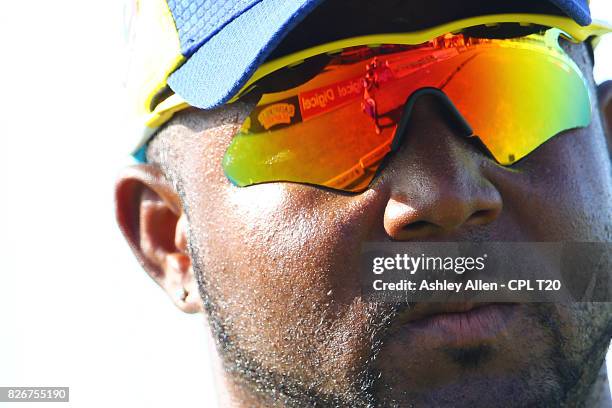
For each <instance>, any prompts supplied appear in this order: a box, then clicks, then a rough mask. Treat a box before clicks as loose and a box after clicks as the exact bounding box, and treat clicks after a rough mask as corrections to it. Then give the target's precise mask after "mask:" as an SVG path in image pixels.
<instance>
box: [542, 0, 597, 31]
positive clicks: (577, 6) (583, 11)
mask: <svg viewBox="0 0 612 408" xmlns="http://www.w3.org/2000/svg"><path fill="white" fill-rule="evenodd" d="M550 2H551V3H553V4H554V5H555V6H557V7H559V8H560V9H561V10H562V11H563V12H564V13H565V14H567V15H568V16H569V17H571V18H573V19H574V21H576V22H577V23H578V24H580V25H582V26H587V25H589V24H591V21H592V20H591V12H590V10H589V4H588V2H587V0H550Z"/></svg>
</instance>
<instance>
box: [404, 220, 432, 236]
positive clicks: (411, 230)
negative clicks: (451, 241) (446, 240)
mask: <svg viewBox="0 0 612 408" xmlns="http://www.w3.org/2000/svg"><path fill="white" fill-rule="evenodd" d="M439 231H440V227H439V226H437V225H435V224H432V223H431V222H428V221H415V222H411V223H410V224H408V225H405V226H404V227H403V228H402V233H403V234H409V235H410V237H411V238H413V239H414V238H421V237H425V236H428V235H431V234H435V233H437V232H439Z"/></svg>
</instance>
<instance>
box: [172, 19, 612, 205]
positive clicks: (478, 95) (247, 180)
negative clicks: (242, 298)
mask: <svg viewBox="0 0 612 408" xmlns="http://www.w3.org/2000/svg"><path fill="white" fill-rule="evenodd" d="M489 17H491V16H489ZM498 17H499V16H498ZM507 17H508V16H505V18H500V21H505V20H513V19H511V18H507ZM517 17H518V16H517ZM520 17H521V18H520V19H522V20H525V21H529V20H531V21H535V22H534V23H533V24H538V25H537V26H536V29H535V30H532V31H536V33H535V34H530V35H526V36H521V37H516V38H506V39H495V38H486V37H484V36H480V35H472V33H475V32H478V28H479V27H480V28H482V25H478V26H479V27H477V25H476V24H470V22H469V21H466V22H464V23H465V24H464V25H463V26H461V27H463V28H461V27H458V25H457V24H458V23H455V25H454V26H453V25H452V24H448V25H446V26H440V27H437V28H435V29H431V30H426V31H423V32H418V33H407V34H383V35H373V36H365V37H359V38H352V39H348V40H341V41H335V42H333V43H329V44H325V45H321V46H318V47H314V48H311V49H308V50H305V51H301V52H299V53H295V54H291V55H289V56H286V57H283V58H280V59H278V60H275V61H272V62H270V63H267V64H264V65H263V66H262V67H261V68H260V69H259V70H258V71H257V72H256V73H255V74H254V76H253V77H252V78H251V79H250V80H249V82H248V83H247V84H246V85H245V87H243V89H242V91H241V92H240V93H239V94H238V95H236V96H235V97H234V99H233V100H232V101H235V100H238V99H241V98H244V97H246V96H247V95H250V96H251V97H253V96H255V97H256V98H257V100H258V102H257V104H256V106H255V107H254V109H253V110H252V112H251V113H250V114H249V115H248V117H247V118H246V120H245V121H244V123H243V124H242V126H241V128H240V131H239V132H238V133H237V134H236V135H235V136H234V138H233V139H232V141H231V144H230V146H229V147H228V149H227V151H226V153H225V155H224V157H223V161H222V165H223V169H224V172H225V174H226V176H227V177H228V179H229V180H231V182H232V183H233V184H234V185H236V186H240V187H246V186H250V185H254V184H260V183H268V182H295V183H305V184H311V185H315V186H323V187H327V188H331V189H336V190H341V191H346V192H352V193H359V192H363V191H364V190H365V189H367V188H368V186H369V185H370V184H371V182H372V180H373V179H374V178H375V177H376V175H377V174H378V173H379V172H380V171H381V169H382V168H383V167H384V165H385V163H386V162H387V161H388V159H389V158H390V157H392V155H393V153H394V152H397V151H398V150H399V148H400V147H401V146H402V144H403V139H404V137H405V134H406V128H407V126H408V123H409V121H410V117H411V112H412V109H413V107H414V105H415V103H416V102H417V101H418V99H419V98H420V97H421V96H423V95H430V96H434V97H435V98H437V100H438V101H439V103H440V104H441V106H442V107H443V108H444V110H445V112H446V113H448V116H449V117H450V118H451V123H452V124H454V125H455V128H456V130H457V132H458V133H459V134H461V135H462V136H465V137H469V138H471V139H473V140H475V141H477V142H478V144H479V145H481V146H482V147H483V149H484V150H485V151H486V153H487V154H489V155H490V157H491V158H493V159H494V160H495V161H497V162H498V163H499V164H500V165H504V166H510V165H512V164H514V163H516V162H518V161H519V160H521V159H523V158H525V157H526V156H527V155H529V154H530V153H532V152H533V151H534V150H535V149H537V148H538V147H539V146H541V145H542V144H543V143H545V142H546V141H548V140H549V139H551V138H552V137H554V136H555V135H557V134H559V133H561V132H563V131H566V130H569V129H575V128H582V127H586V126H588V125H589V124H590V122H591V117H592V108H591V106H592V103H591V100H592V95H591V91H590V85H589V83H588V82H587V80H586V79H585V77H584V76H583V74H582V72H581V70H580V68H579V67H578V66H577V65H576V63H575V62H574V61H573V60H572V58H571V57H570V56H569V55H567V53H566V52H565V51H564V50H563V48H562V47H561V45H560V38H565V39H568V40H572V41H575V42H578V41H582V40H585V39H587V38H589V37H590V36H594V35H597V34H601V33H603V32H608V31H610V30H609V28H607V27H602V26H593V27H591V29H590V31H589V30H587V29H585V28H582V27H580V28H576V26H575V23H573V22H571V23H570V22H569V21H568V19H564V18H558V17H551V16H530V17H531V18H530V19H529V20H527V19H526V16H520ZM482 19H487V18H486V17H483V18H481V20H482ZM544 20H546V21H544ZM548 20H551V21H548ZM553 20H554V21H553ZM472 22H473V23H476V22H480V21H478V19H472ZM482 22H485V21H484V20H483V21H482ZM546 22H550V23H555V24H550V25H547V24H544V23H546ZM515 25H516V24H515ZM487 26H490V24H487ZM520 26H521V27H525V26H527V25H526V24H524V23H523V24H521V25H520ZM550 26H555V27H561V28H566V30H561V29H559V28H545V27H550ZM567 28H571V30H573V31H574V36H572V35H570V34H568V31H571V30H567ZM445 29H449V30H448V31H444V30H445ZM450 29H452V31H451V30H450ZM580 37H582V38H580ZM176 106H177V107H179V108H181V105H180V104H177V105H176ZM176 110H178V109H176Z"/></svg>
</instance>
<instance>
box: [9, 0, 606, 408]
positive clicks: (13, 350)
mask: <svg viewBox="0 0 612 408" xmlns="http://www.w3.org/2000/svg"><path fill="white" fill-rule="evenodd" d="M594 9H595V12H596V13H597V14H598V15H600V16H607V17H608V18H610V19H612V4H611V2H609V0H597V3H596V4H594ZM0 47H1V48H0V50H1V52H2V60H1V61H0V78H1V80H2V85H1V86H0V194H1V196H0V386H69V387H70V391H71V393H70V398H71V403H70V404H69V405H70V406H74V407H109V406H117V407H127V406H129V407H147V408H151V407H177V406H206V407H208V406H212V405H213V403H214V401H215V395H214V387H213V386H212V370H211V368H210V357H209V356H210V354H209V353H210V351H209V346H210V344H209V341H208V339H207V334H206V333H207V332H206V328H205V325H204V322H203V319H202V318H201V317H200V316H188V315H185V314H182V313H181V312H179V311H178V309H175V307H174V306H173V305H172V304H171V302H170V300H169V299H167V298H166V296H165V295H164V294H163V293H162V291H161V290H160V289H159V288H157V286H156V285H155V284H154V283H153V282H152V281H151V280H150V279H149V278H148V277H147V276H146V274H145V273H144V272H143V271H141V270H140V267H139V266H138V265H137V263H136V262H135V261H134V260H133V258H132V256H131V253H130V252H129V250H128V248H127V246H126V245H125V244H124V242H123V238H122V237H121V235H120V233H119V231H118V229H117V228H116V226H115V222H114V218H113V201H112V190H113V180H114V178H115V176H116V174H117V171H118V169H119V168H121V166H122V165H123V164H125V163H127V162H128V161H127V152H128V151H129V143H128V142H127V141H126V130H125V126H124V122H125V115H124V114H123V113H122V112H124V110H125V108H126V107H125V103H126V102H125V98H124V97H123V93H122V87H121V84H122V81H123V79H124V77H125V72H126V66H125V62H124V61H125V47H124V29H123V1H122V0H106V1H96V2H93V1H78V0H64V1H59V2H58V1H43V0H38V1H28V2H19V1H11V2H4V4H3V7H2V12H1V13H0ZM596 74H597V78H598V80H600V81H601V80H603V79H605V78H612V38H611V39H608V40H607V41H606V42H605V43H604V44H602V46H601V47H600V48H599V50H598V66H597V69H596ZM65 405H68V404H63V405H62V406H65ZM0 406H6V405H3V404H2V403H0ZM19 406H20V407H24V408H27V407H28V406H34V405H33V404H20V405H19ZM36 406H39V405H36Z"/></svg>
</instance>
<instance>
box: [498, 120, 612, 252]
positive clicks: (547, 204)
mask: <svg viewBox="0 0 612 408" xmlns="http://www.w3.org/2000/svg"><path fill="white" fill-rule="evenodd" d="M600 125H601V124H600V123H599V122H598V121H597V122H593V124H592V125H591V126H590V127H589V128H586V129H579V130H572V131H568V132H565V133H564V134H560V135H558V136H556V137H554V138H552V139H551V140H549V141H548V142H547V143H545V144H544V145H542V146H540V147H539V148H538V149H537V150H536V151H534V152H533V153H532V154H531V155H529V156H527V157H526V158H525V159H524V160H523V161H521V162H519V163H518V164H517V165H515V166H513V170H512V171H503V172H498V173H497V172H495V173H494V174H493V175H492V176H491V180H492V182H494V183H495V185H496V186H497V187H498V188H499V190H500V193H501V194H502V196H503V198H504V214H503V216H504V217H506V219H507V220H508V219H509V220H511V221H509V222H512V223H514V225H516V226H519V227H520V228H521V230H522V232H523V236H522V239H523V240H527V241H528V240H531V241H560V240H567V241H609V240H611V239H612V180H611V175H612V171H611V169H610V159H609V157H608V155H607V150H606V146H605V140H604V138H603V137H602V135H603V133H602V130H601V126H600Z"/></svg>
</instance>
